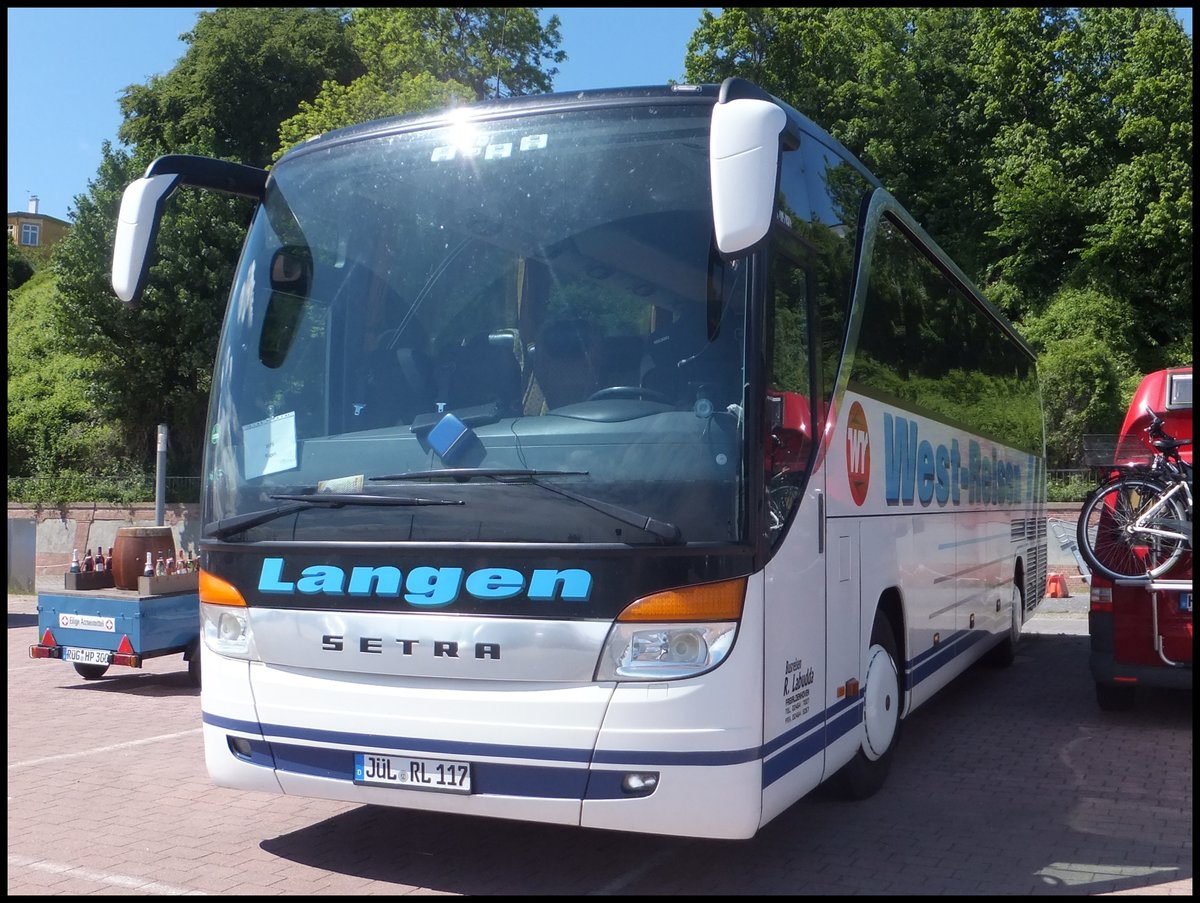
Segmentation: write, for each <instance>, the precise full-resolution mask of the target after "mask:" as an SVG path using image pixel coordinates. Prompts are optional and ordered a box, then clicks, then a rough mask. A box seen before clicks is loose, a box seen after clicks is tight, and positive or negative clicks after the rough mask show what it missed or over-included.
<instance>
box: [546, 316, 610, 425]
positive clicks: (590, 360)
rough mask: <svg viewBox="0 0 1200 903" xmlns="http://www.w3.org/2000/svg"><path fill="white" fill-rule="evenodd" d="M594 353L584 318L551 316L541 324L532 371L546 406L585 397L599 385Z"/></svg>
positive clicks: (589, 330)
mask: <svg viewBox="0 0 1200 903" xmlns="http://www.w3.org/2000/svg"><path fill="white" fill-rule="evenodd" d="M595 356H596V349H595V343H594V341H593V334H592V329H591V326H590V324H589V323H588V322H587V321H586V320H581V319H570V320H551V321H549V322H548V323H546V325H545V326H543V327H542V331H541V333H540V334H539V336H538V340H537V343H536V344H535V345H534V347H533V349H532V357H533V374H534V376H535V377H536V378H537V382H538V386H539V388H540V389H541V390H542V397H543V398H544V399H545V400H546V407H547V408H548V409H551V408H559V407H562V406H563V405H567V404H574V403H575V402H578V401H586V400H587V399H588V398H590V397H591V396H592V393H594V392H596V391H597V390H598V389H600V388H601V386H600V384H599V380H598V378H597V375H596V362H595Z"/></svg>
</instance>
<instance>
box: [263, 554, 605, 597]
mask: <svg viewBox="0 0 1200 903" xmlns="http://www.w3.org/2000/svg"><path fill="white" fill-rule="evenodd" d="M285 570H286V562H285V561H284V559H282V558H266V559H263V564H262V571H261V572H260V574H259V578H258V590H259V592H262V593H289V594H290V593H301V594H304V595H327V596H350V597H366V596H382V597H389V598H396V597H400V596H403V598H404V600H405V601H406V602H408V603H409V604H410V605H416V606H420V607H422V608H438V607H442V606H446V605H450V604H451V603H452V602H454V601H455V600H456V599H457V598H458V597H459V595H460V594H461V593H462V591H463V590H464V589H465V590H466V592H467V594H468V595H470V596H473V597H474V598H476V599H490V600H497V599H511V598H513V597H514V596H518V595H520V594H522V593H524V595H525V597H526V598H528V599H531V600H532V601H534V602H554V601H556V600H558V601H563V602H586V601H587V600H588V598H589V597H590V596H591V594H592V575H591V574H590V573H589V572H588V571H585V570H582V569H580V568H565V569H563V570H557V569H554V568H539V569H537V570H534V572H533V573H532V574H531V575H530V576H529V577H528V579H526V577H525V574H523V573H522V572H521V571H518V570H514V569H513V568H490V567H489V568H480V569H479V570H476V571H471V572H470V573H469V574H467V573H465V572H464V570H463V569H462V568H454V567H441V568H435V567H415V568H413V569H412V570H410V571H409V572H408V575H407V578H406V577H405V575H404V574H403V572H401V570H400V569H399V568H397V567H391V566H388V565H385V566H382V567H362V566H360V567H355V568H352V569H351V570H350V573H349V576H348V577H347V574H346V570H345V568H340V567H338V566H337V565H333V564H314V565H310V566H309V567H306V568H304V570H302V571H301V572H300V573H299V574H298V575H296V576H295V577H293V578H291V579H287V578H285V574H284V572H285Z"/></svg>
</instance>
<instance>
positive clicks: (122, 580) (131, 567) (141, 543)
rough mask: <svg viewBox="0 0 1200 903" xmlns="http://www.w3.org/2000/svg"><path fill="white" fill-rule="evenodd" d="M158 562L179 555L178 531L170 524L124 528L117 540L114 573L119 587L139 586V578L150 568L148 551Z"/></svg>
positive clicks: (118, 532) (118, 534)
mask: <svg viewBox="0 0 1200 903" xmlns="http://www.w3.org/2000/svg"><path fill="white" fill-rule="evenodd" d="M147 552H149V553H150V557H151V559H152V560H154V561H158V555H159V553H160V552H161V553H162V557H163V559H164V560H165V559H167V558H174V557H175V534H174V533H172V532H171V528H170V527H121V528H120V529H119V530H117V540H116V542H114V543H113V553H112V572H113V583H114V584H115V585H116V587H117V589H132V590H136V589H137V588H138V577H140V576H142V573H143V571H144V570H145V567H146V553H147Z"/></svg>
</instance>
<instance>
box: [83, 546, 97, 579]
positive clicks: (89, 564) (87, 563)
mask: <svg viewBox="0 0 1200 903" xmlns="http://www.w3.org/2000/svg"><path fill="white" fill-rule="evenodd" d="M84 551H86V552H87V555H85V556H84V558H83V572H84V573H85V574H90V573H92V572H93V571H94V570H96V559H95V558H93V557H92V550H91V549H85V550H84Z"/></svg>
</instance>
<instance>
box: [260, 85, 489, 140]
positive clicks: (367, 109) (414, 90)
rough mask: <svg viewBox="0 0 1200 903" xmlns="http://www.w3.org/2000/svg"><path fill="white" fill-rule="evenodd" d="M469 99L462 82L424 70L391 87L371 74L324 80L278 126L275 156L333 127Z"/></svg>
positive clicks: (450, 104) (469, 94) (341, 126)
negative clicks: (342, 80)
mask: <svg viewBox="0 0 1200 903" xmlns="http://www.w3.org/2000/svg"><path fill="white" fill-rule="evenodd" d="M469 99H472V98H471V92H470V89H469V88H467V87H466V86H465V85H463V84H461V83H459V82H456V81H454V80H453V79H450V80H448V81H444V82H443V81H438V80H437V79H435V78H434V77H433V76H432V75H430V74H428V73H426V72H419V73H416V74H413V75H405V76H401V77H400V78H398V79H396V80H395V81H394V82H393V84H392V85H391V87H390V88H384V86H383V84H382V82H381V81H380V79H379V77H378V76H376V75H375V74H373V73H371V74H368V75H364V76H362V78H358V79H355V80H354V81H353V82H352V83H351V84H349V85H341V84H338V83H337V82H326V83H325V87H324V88H323V89H322V90H321V93H320V95H319V96H318V97H317V98H316V99H315V100H314V101H312V102H311V103H309V102H308V101H301V103H300V111H299V112H298V113H297V114H296V115H295V116H293V117H291V118H290V119H286V120H284V122H283V123H282V124H281V125H280V126H279V138H280V142H281V145H280V148H279V150H278V151H277V152H276V155H275V156H276V159H278V158H279V157H282V156H283V154H284V152H285V151H287V150H288V149H289V148H291V147H294V146H295V145H297V144H301V143H303V142H304V141H306V140H308V139H309V138H311V137H313V136H315V135H320V134H323V133H324V132H328V131H332V130H333V129H340V128H343V127H345V126H348V125H354V124H356V123H359V122H368V121H370V120H372V119H383V118H384V117H387V116H399V115H401V114H403V113H416V112H419V111H421V110H429V109H435V108H438V107H447V106H453V105H454V104H456V103H461V102H464V101H465V100H469Z"/></svg>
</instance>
